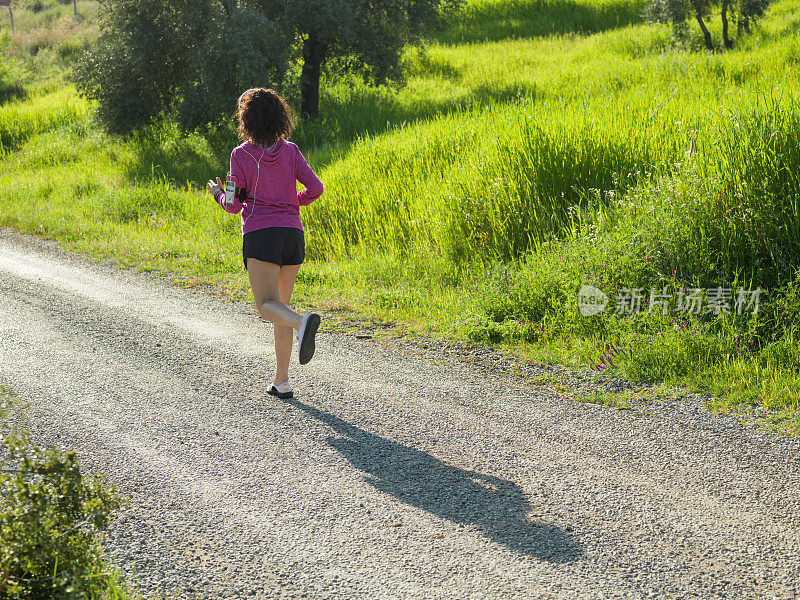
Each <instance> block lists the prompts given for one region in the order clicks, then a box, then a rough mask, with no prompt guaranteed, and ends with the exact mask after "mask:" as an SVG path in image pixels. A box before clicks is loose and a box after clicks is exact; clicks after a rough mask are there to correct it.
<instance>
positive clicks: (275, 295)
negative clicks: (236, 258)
mask: <svg viewBox="0 0 800 600" xmlns="http://www.w3.org/2000/svg"><path fill="white" fill-rule="evenodd" d="M284 268H288V267H284ZM298 270H299V269H298ZM280 273H281V267H279V266H278V265H276V264H273V263H268V262H264V261H262V260H257V259H255V258H248V259H247V274H248V276H249V277H250V289H252V290H253V299H254V300H255V301H256V308H257V309H258V313H259V314H260V315H261V318H262V319H264V320H265V321H271V322H273V323H275V324H277V325H283V326H286V327H291V328H292V329H300V323H301V320H302V319H301V317H300V315H298V314H297V313H296V312H294V311H293V310H292V309H291V308H289V307H288V306H286V304H285V303H284V302H282V301H281V293H280ZM296 276H297V273H296V272H295V277H296Z"/></svg>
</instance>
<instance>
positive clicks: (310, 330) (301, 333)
mask: <svg viewBox="0 0 800 600" xmlns="http://www.w3.org/2000/svg"><path fill="white" fill-rule="evenodd" d="M320 321H321V319H320V316H319V315H318V314H317V313H308V314H307V315H306V316H304V317H303V320H302V322H301V323H300V329H298V330H297V359H298V360H299V361H300V364H301V365H304V364H306V363H307V362H308V361H310V360H311V358H312V357H313V356H314V349H315V344H314V337H315V336H316V335H317V329H319V324H320Z"/></svg>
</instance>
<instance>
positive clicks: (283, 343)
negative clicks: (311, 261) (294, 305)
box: [274, 265, 300, 385]
mask: <svg viewBox="0 0 800 600" xmlns="http://www.w3.org/2000/svg"><path fill="white" fill-rule="evenodd" d="M298 271H300V265H285V266H283V267H281V271H280V274H279V275H278V290H279V293H280V298H281V302H282V303H283V304H286V305H287V306H288V305H289V303H290V302H291V300H292V291H293V290H294V282H295V280H296V279H297V273H298ZM293 343H294V330H293V329H292V328H291V327H289V326H287V325H279V324H278V323H275V380H274V383H275V385H279V384H281V383H283V382H285V381H289V361H290V360H291V358H292V344H293Z"/></svg>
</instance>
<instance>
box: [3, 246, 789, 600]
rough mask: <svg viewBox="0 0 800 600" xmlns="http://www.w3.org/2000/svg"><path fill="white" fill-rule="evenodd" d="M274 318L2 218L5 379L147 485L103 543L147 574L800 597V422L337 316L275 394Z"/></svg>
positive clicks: (317, 585)
mask: <svg viewBox="0 0 800 600" xmlns="http://www.w3.org/2000/svg"><path fill="white" fill-rule="evenodd" d="M269 329H270V328H269V327H268V326H266V325H265V324H263V323H261V322H259V320H258V319H256V318H255V316H254V311H252V309H250V308H249V307H248V306H243V305H236V304H226V303H222V302H218V301H215V300H213V299H210V298H207V297H204V296H200V295H198V294H194V293H191V292H187V291H183V290H179V289H175V288H171V287H169V286H167V285H165V284H164V283H162V282H160V281H157V280H155V279H153V278H152V277H149V276H146V275H141V274H136V273H130V272H119V271H116V270H114V269H111V268H109V267H107V266H103V265H98V264H93V263H90V262H88V261H86V260H84V259H82V258H80V257H76V256H72V255H68V254H65V253H62V252H59V251H58V250H57V249H56V248H55V246H53V245H52V244H49V243H45V242H41V241H38V240H35V239H33V238H29V237H25V236H21V235H19V234H15V233H11V232H8V231H3V230H0V382H2V383H4V384H7V385H9V386H10V387H12V388H13V389H14V390H15V391H16V392H17V393H18V394H19V395H20V396H21V397H22V398H23V399H25V400H28V401H30V402H31V408H30V410H29V415H30V422H29V428H31V429H32V430H33V431H34V433H35V436H36V438H37V439H38V440H39V441H40V442H42V443H54V442H58V443H61V444H65V445H68V446H74V447H75V448H76V449H77V450H78V452H79V454H80V456H81V457H82V463H83V464H84V465H85V466H86V468H88V469H90V470H92V471H94V470H100V471H102V472H103V473H105V474H106V475H107V477H108V478H110V479H111V480H113V481H115V482H116V483H117V484H118V485H119V486H120V487H121V489H122V491H123V492H124V493H125V494H126V495H128V496H129V497H130V498H131V505H130V507H129V508H127V509H126V510H125V511H124V512H123V513H122V515H121V516H120V519H119V520H118V521H117V522H116V524H115V525H114V527H113V529H112V531H111V533H110V536H109V545H110V547H111V549H112V551H113V552H114V553H115V555H116V556H117V559H118V561H119V562H120V564H121V565H122V566H123V567H124V569H125V570H126V571H127V572H128V573H131V574H134V575H133V577H134V579H135V580H136V581H137V582H139V584H140V585H141V587H142V589H143V591H146V592H154V591H174V590H177V589H183V590H190V591H195V592H197V593H198V594H199V595H200V596H201V597H208V598H245V597H255V598H301V597H306V598H337V599H339V598H342V599H343V598H364V599H383V598H387V599H388V598H397V599H407V598H453V599H466V598H470V599H472V598H476V599H477V598H493V599H494V598H565V599H566V598H569V599H575V598H586V599H593V600H594V599H598V598H687V597H694V596H696V597H699V598H705V599H708V598H743V599H744V598H746V599H754V598H798V597H799V596H800V469H799V468H798V467H800V442H798V441H797V440H782V439H775V438H771V437H768V436H765V435H761V434H759V433H757V432H754V431H752V430H748V429H745V428H742V427H739V426H738V425H737V424H736V422H735V420H733V419H732V418H728V417H718V416H713V415H709V414H708V413H707V412H706V411H704V410H703V409H702V408H701V407H700V406H699V405H698V403H697V402H696V401H690V402H671V403H661V404H656V405H654V406H652V407H650V410H649V411H643V412H641V413H633V412H630V411H616V410H613V409H608V408H605V407H598V406H594V405H585V404H576V403H573V402H569V401H566V400H563V399H560V398H558V397H554V396H552V395H551V394H549V393H547V392H546V391H543V390H542V389H537V388H536V387H532V386H526V385H524V384H522V383H519V382H514V381H510V380H504V379H502V378H499V377H498V376H495V375H492V374H490V373H486V372H482V371H480V370H478V369H477V368H476V367H472V366H469V365H465V364H462V363H459V362H458V361H455V360H452V359H449V358H447V357H441V358H438V357H436V356H435V355H431V354H430V353H419V354H416V353H413V352H412V353H407V354H406V355H403V354H401V353H399V352H396V351H390V350H388V349H386V348H384V347H382V346H381V344H380V343H378V342H373V341H357V340H352V339H349V338H347V337H344V336H327V335H322V336H321V339H320V343H319V346H318V357H317V358H315V359H314V361H312V362H311V363H310V364H309V365H308V366H307V367H304V368H302V369H300V368H298V369H297V371H296V378H295V380H294V384H295V387H296V389H297V396H298V397H297V399H295V400H291V401H288V402H281V401H276V400H274V399H272V398H271V397H269V396H267V395H266V393H265V388H266V385H267V381H268V380H267V377H266V373H267V372H268V370H269V367H270V364H269V363H270V358H269V349H270V343H271V338H270V333H269Z"/></svg>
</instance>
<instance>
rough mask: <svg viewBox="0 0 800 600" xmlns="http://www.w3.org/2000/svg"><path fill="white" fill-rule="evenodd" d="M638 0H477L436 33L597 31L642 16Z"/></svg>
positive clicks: (481, 37) (471, 38)
mask: <svg viewBox="0 0 800 600" xmlns="http://www.w3.org/2000/svg"><path fill="white" fill-rule="evenodd" d="M643 7H644V2H642V1H641V0H591V1H583V2H576V1H573V0H510V1H509V0H505V1H503V0H477V1H473V2H470V3H469V4H468V5H467V9H466V10H465V11H464V12H463V13H462V14H460V15H458V16H457V17H456V18H454V22H453V23H452V25H451V26H450V27H449V28H448V29H447V30H446V31H444V32H442V33H441V34H439V35H438V36H436V37H437V39H438V40H439V41H441V42H444V43H450V44H453V43H457V44H464V43H471V42H485V41H499V40H505V39H507V38H522V37H536V36H549V35H557V34H564V33H582V34H590V33H598V32H601V31H607V30H609V29H615V28H617V27H624V26H625V25H630V24H632V23H636V22H639V21H641V20H642V10H643Z"/></svg>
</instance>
